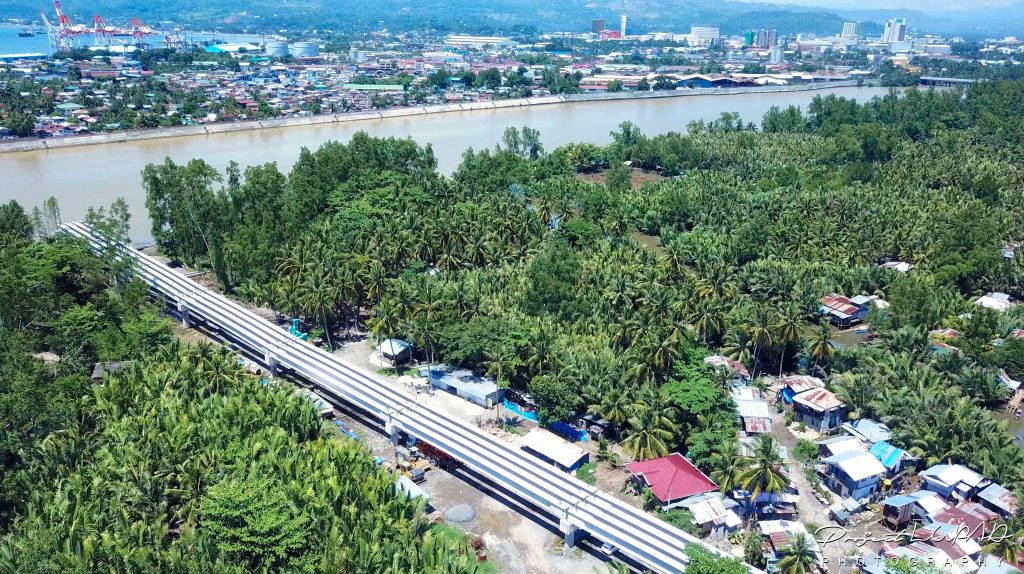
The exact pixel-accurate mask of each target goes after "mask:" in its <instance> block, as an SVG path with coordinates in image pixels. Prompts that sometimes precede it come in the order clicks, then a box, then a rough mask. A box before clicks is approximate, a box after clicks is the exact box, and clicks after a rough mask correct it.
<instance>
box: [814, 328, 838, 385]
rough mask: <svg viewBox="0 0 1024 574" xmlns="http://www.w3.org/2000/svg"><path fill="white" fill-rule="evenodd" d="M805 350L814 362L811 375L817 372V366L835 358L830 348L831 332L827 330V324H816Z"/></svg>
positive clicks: (833, 348)
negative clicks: (816, 326)
mask: <svg viewBox="0 0 1024 574" xmlns="http://www.w3.org/2000/svg"><path fill="white" fill-rule="evenodd" d="M807 350H808V352H809V353H810V355H811V359H813V360H814V366H812V367H811V372H812V373H813V372H815V371H816V370H817V368H818V365H821V364H828V362H829V361H831V360H832V357H834V356H835V354H836V349H835V347H833V346H832V330H831V329H829V325H828V323H827V322H824V321H823V322H821V323H819V324H818V328H817V329H816V330H815V331H814V333H812V334H811V336H810V337H809V338H808V340H807Z"/></svg>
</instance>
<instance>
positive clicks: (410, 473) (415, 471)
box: [395, 460, 427, 483]
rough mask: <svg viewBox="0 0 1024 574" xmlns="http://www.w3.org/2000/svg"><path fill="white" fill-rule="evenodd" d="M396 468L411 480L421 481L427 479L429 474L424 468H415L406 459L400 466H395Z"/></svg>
mask: <svg viewBox="0 0 1024 574" xmlns="http://www.w3.org/2000/svg"><path fill="white" fill-rule="evenodd" d="M395 470H397V471H399V472H401V473H402V475H404V476H406V477H407V478H408V479H409V480H411V481H413V482H417V483H419V482H423V481H425V480H427V474H426V473H425V472H424V471H423V469H422V468H414V467H412V465H411V464H410V463H409V461H406V460H403V461H402V462H399V463H398V466H396V467H395Z"/></svg>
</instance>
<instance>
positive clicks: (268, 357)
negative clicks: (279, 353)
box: [263, 349, 280, 377]
mask: <svg viewBox="0 0 1024 574" xmlns="http://www.w3.org/2000/svg"><path fill="white" fill-rule="evenodd" d="M263 364H264V365H266V366H267V370H269V371H270V374H271V375H273V376H275V377H276V376H277V370H278V367H279V366H280V364H279V363H278V361H277V357H275V356H274V354H273V353H271V352H270V349H264V351H263Z"/></svg>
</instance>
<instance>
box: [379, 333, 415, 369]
mask: <svg viewBox="0 0 1024 574" xmlns="http://www.w3.org/2000/svg"><path fill="white" fill-rule="evenodd" d="M377 353H378V354H380V356H381V357H383V358H384V359H385V360H387V361H390V362H391V364H392V365H394V366H396V367H397V366H398V365H401V364H403V363H405V362H406V361H408V360H409V359H410V358H412V345H410V344H409V343H408V342H406V341H403V340H401V339H384V340H383V341H381V343H380V344H379V345H377Z"/></svg>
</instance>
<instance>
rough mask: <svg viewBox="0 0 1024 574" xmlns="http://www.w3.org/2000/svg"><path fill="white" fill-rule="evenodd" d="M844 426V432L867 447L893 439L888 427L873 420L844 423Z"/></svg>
mask: <svg viewBox="0 0 1024 574" xmlns="http://www.w3.org/2000/svg"><path fill="white" fill-rule="evenodd" d="M842 426H843V430H845V431H846V432H848V433H850V434H851V435H853V436H855V437H857V438H858V439H860V441H861V442H862V443H864V445H865V446H867V447H870V446H871V445H873V444H875V443H876V442H879V441H888V440H890V439H892V431H891V430H889V427H888V426H886V425H884V424H882V423H880V422H878V421H874V420H871V419H857V420H855V421H850V422H846V423H843V425H842Z"/></svg>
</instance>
